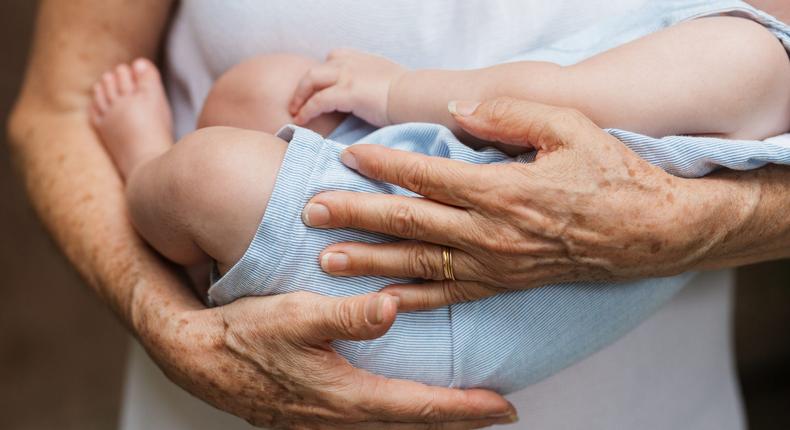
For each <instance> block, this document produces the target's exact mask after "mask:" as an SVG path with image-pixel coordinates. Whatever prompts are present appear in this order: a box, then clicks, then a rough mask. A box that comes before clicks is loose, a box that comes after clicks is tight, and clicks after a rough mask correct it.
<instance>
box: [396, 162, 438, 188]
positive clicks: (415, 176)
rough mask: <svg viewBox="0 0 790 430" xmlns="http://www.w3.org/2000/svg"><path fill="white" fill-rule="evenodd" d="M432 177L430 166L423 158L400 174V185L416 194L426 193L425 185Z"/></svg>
mask: <svg viewBox="0 0 790 430" xmlns="http://www.w3.org/2000/svg"><path fill="white" fill-rule="evenodd" d="M431 177H432V171H431V165H430V163H429V162H428V161H426V160H425V159H423V158H419V159H417V160H415V161H414V162H413V163H411V165H410V166H409V167H407V168H405V169H403V171H402V172H401V183H402V184H403V185H404V186H405V187H406V188H408V189H410V190H412V191H414V192H415V193H417V194H420V195H425V194H427V193H428V188H427V185H426V184H427V183H428V180H429V179H430V178H431Z"/></svg>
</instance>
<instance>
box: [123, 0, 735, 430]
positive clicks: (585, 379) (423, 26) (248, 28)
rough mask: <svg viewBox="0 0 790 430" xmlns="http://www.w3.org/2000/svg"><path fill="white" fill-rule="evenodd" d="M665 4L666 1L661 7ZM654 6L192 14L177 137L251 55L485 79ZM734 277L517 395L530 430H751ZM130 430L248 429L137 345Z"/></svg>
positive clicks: (473, 0) (411, 5)
mask: <svg viewBox="0 0 790 430" xmlns="http://www.w3.org/2000/svg"><path fill="white" fill-rule="evenodd" d="M652 1H663V0H652ZM650 2H651V0H610V1H607V2H591V1H588V0H557V1H552V2H546V1H540V0H498V1H496V0H465V1H463V2H460V1H454V0H400V1H395V0H391V1H387V2H383V1H382V2H376V1H366V2H351V1H347V2H346V1H340V0H323V1H320V0H313V1H308V0H267V1H258V0H234V1H232V2H218V1H214V0H191V1H189V0H186V1H184V2H182V4H181V7H180V10H179V12H178V15H177V16H176V18H175V21H174V23H173V27H172V30H171V33H170V36H169V40H168V47H167V48H168V49H167V64H168V69H169V73H168V82H167V83H168V88H169V92H170V99H171V102H172V104H173V109H174V114H175V125H176V132H177V134H178V135H179V136H180V135H183V134H185V133H186V132H189V131H191V130H192V129H194V124H195V118H196V115H197V112H198V111H199V109H200V107H201V106H202V102H203V99H204V97H205V96H206V94H207V92H208V90H209V88H210V86H211V83H212V82H213V80H214V79H215V78H217V77H218V76H219V75H221V74H222V72H223V71H225V70H227V69H228V68H229V67H231V66H233V65H234V64H236V63H238V62H240V61H241V60H243V59H245V58H248V57H250V56H253V55H257V54H263V53H272V52H291V53H298V54H304V55H309V56H313V57H316V58H323V57H324V56H325V55H326V53H327V52H328V51H329V50H331V49H333V48H336V47H353V48H357V49H361V50H364V51H369V52H375V53H378V54H381V55H384V56H386V57H389V58H391V59H393V60H395V61H397V62H399V63H401V64H404V65H406V66H408V67H446V68H472V67H482V66H487V65H491V64H495V63H500V62H503V61H507V60H510V59H512V58H515V57H518V56H519V55H520V54H522V53H523V52H525V51H528V50H530V49H532V48H535V47H538V46H541V45H544V44H549V43H551V42H552V39H553V38H557V37H560V36H561V35H563V34H567V31H565V29H567V30H568V31H571V29H572V30H578V29H580V28H584V27H586V26H590V25H593V24H595V23H596V22H599V21H601V20H604V19H607V18H611V17H613V16H618V15H622V14H628V13H633V12H634V11H638V10H640V9H641V8H643V7H645V6H646V5H647V4H648V3H650ZM733 284H734V280H733V276H732V274H731V273H730V272H716V273H709V274H704V275H700V276H698V277H697V278H695V280H694V281H692V282H691V284H690V285H689V286H688V287H686V289H685V290H684V291H682V292H681V293H680V294H679V295H678V296H677V297H675V299H673V300H672V301H671V302H670V303H669V304H667V305H666V306H665V307H664V308H662V309H661V310H659V311H658V312H657V313H656V314H655V315H653V316H652V317H650V318H649V319H648V320H646V321H645V322H644V323H642V324H641V325H640V326H639V327H637V328H636V329H635V330H633V331H632V332H630V333H629V334H627V335H626V336H624V337H623V338H621V339H620V340H618V341H617V342H615V343H613V344H612V345H610V346H608V347H606V348H604V349H603V350H601V351H599V352H597V353H595V354H593V355H592V356H590V357H588V358H587V359H585V360H582V361H581V362H579V363H577V364H575V365H573V366H571V367H569V368H567V369H565V370H563V371H561V372H560V373H558V374H556V375H554V376H552V377H549V378H548V379H546V380H544V381H542V382H540V383H538V384H535V385H532V386H530V387H528V388H527V389H525V390H523V391H521V392H518V393H515V394H513V395H510V396H509V397H508V398H509V399H510V400H511V401H512V402H513V403H514V404H515V406H516V407H517V408H518V409H519V412H520V416H521V422H520V423H517V424H515V425H513V426H512V427H505V428H532V429H577V428H586V429H621V428H622V429H632V428H639V429H656V430H658V429H675V428H678V429H680V428H682V429H695V430H696V429H700V430H702V429H711V430H713V429H716V430H726V429H733V430H735V429H742V428H744V424H743V416H742V412H741V406H740V399H739V394H738V387H737V382H736V378H735V373H734V365H733V356H732V345H731V339H730V338H731V333H730V324H731V313H730V307H731V292H732V286H733ZM121 428H122V429H124V430H132V429H134V430H136V429H148V428H158V429H168V430H182V429H196V430H202V429H214V428H223V429H237V428H238V429H243V428H249V426H248V425H247V424H246V423H244V422H243V421H241V420H239V419H237V418H235V417H232V416H230V415H227V414H225V413H222V412H220V411H217V410H215V409H213V408H211V407H210V406H208V405H206V404H204V403H202V402H200V401H198V400H196V399H195V398H193V397H191V396H189V395H188V394H186V393H185V392H183V391H181V390H180V389H179V388H177V387H176V386H174V385H173V384H171V383H170V382H169V381H167V379H165V378H164V376H163V375H162V374H161V372H159V371H158V370H157V369H156V367H155V366H154V365H153V364H152V363H151V362H150V360H149V359H148V358H147V357H146V356H145V353H144V352H143V351H142V349H141V348H139V347H138V346H136V345H135V347H134V348H133V350H132V355H131V359H130V364H129V369H128V376H127V384H126V389H125V396H124V405H123V412H122V423H121Z"/></svg>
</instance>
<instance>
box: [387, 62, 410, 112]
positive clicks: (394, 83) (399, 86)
mask: <svg viewBox="0 0 790 430" xmlns="http://www.w3.org/2000/svg"><path fill="white" fill-rule="evenodd" d="M413 73H414V72H413V71H411V70H404V71H403V72H402V73H400V74H398V75H397V76H395V77H394V78H393V79H392V80H390V85H389V89H388V90H387V102H386V112H385V116H386V118H387V125H392V124H399V123H401V122H403V121H400V120H399V119H398V118H399V117H400V115H399V113H400V106H401V104H402V101H401V96H402V95H403V94H405V88H404V84H403V82H404V81H406V80H407V79H408V78H409V77H410V75H411V74H413Z"/></svg>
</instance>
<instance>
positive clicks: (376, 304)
mask: <svg viewBox="0 0 790 430" xmlns="http://www.w3.org/2000/svg"><path fill="white" fill-rule="evenodd" d="M390 300H392V298H391V297H389V296H388V295H386V294H379V295H378V296H376V297H375V298H374V299H372V300H368V303H367V305H366V307H365V318H367V320H368V322H369V323H371V324H381V323H382V322H383V321H384V307H385V306H387V303H388V302H389V301H390Z"/></svg>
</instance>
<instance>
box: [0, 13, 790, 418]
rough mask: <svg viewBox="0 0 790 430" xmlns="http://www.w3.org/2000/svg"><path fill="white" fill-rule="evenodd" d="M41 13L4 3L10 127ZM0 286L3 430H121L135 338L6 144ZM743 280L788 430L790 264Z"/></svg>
mask: <svg viewBox="0 0 790 430" xmlns="http://www.w3.org/2000/svg"><path fill="white" fill-rule="evenodd" d="M63 1H68V0H63ZM34 8H35V2H34V1H31V0H3V1H1V2H0V40H2V46H3V49H2V52H0V61H2V68H1V69H0V73H2V75H0V118H2V123H3V124H5V122H6V118H7V115H8V111H9V109H10V106H11V103H12V102H13V99H14V97H15V96H16V93H17V91H18V88H19V84H20V79H21V76H22V73H23V69H24V65H25V56H26V53H27V51H28V48H29V42H30V35H31V31H32V27H31V24H32V22H33V14H34ZM788 198H790V196H788ZM0 279H2V280H0V428H3V429H8V430H28V429H54V428H58V429H81V430H85V429H113V428H116V425H117V422H118V414H119V405H120V399H121V394H122V382H123V374H124V360H125V353H126V348H127V344H128V342H129V336H128V335H127V334H126V333H125V331H124V329H123V328H122V327H121V325H120V324H119V323H118V322H117V321H116V320H115V319H114V318H113V316H112V315H111V314H110V312H109V311H108V310H107V309H106V308H105V307H103V306H102V304H101V303H100V302H99V301H98V300H97V299H96V298H95V297H94V295H93V294H92V293H91V292H90V291H89V290H88V288H87V287H85V286H84V285H83V283H82V282H81V281H80V279H79V278H78V277H77V276H76V274H75V273H74V271H73V270H72V269H71V268H70V267H69V266H68V264H67V263H66V261H65V260H64V258H63V257H62V256H61V255H60V254H59V253H58V251H57V249H56V248H55V247H54V245H53V244H52V242H51V241H50V240H49V238H48V237H47V235H46V234H45V232H44V230H43V228H42V227H41V226H40V225H39V223H38V221H37V220H36V218H35V215H34V213H33V211H32V210H31V208H30V207H29V205H28V203H27V201H26V199H25V195H24V192H23V190H22V187H21V184H20V182H19V180H18V179H17V178H16V177H15V176H14V174H13V172H12V171H11V164H10V160H9V154H8V149H7V147H6V145H5V135H3V144H2V145H0ZM738 280H739V286H738V305H737V309H736V343H737V349H738V366H739V370H740V372H741V383H742V387H743V392H744V398H745V401H746V407H747V413H748V415H749V422H750V427H751V428H752V429H753V430H762V429H790V263H789V262H787V261H781V262H775V263H770V264H763V265H759V266H753V267H748V268H744V269H742V270H740V272H739V276H738ZM689 383H693V381H689Z"/></svg>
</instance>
